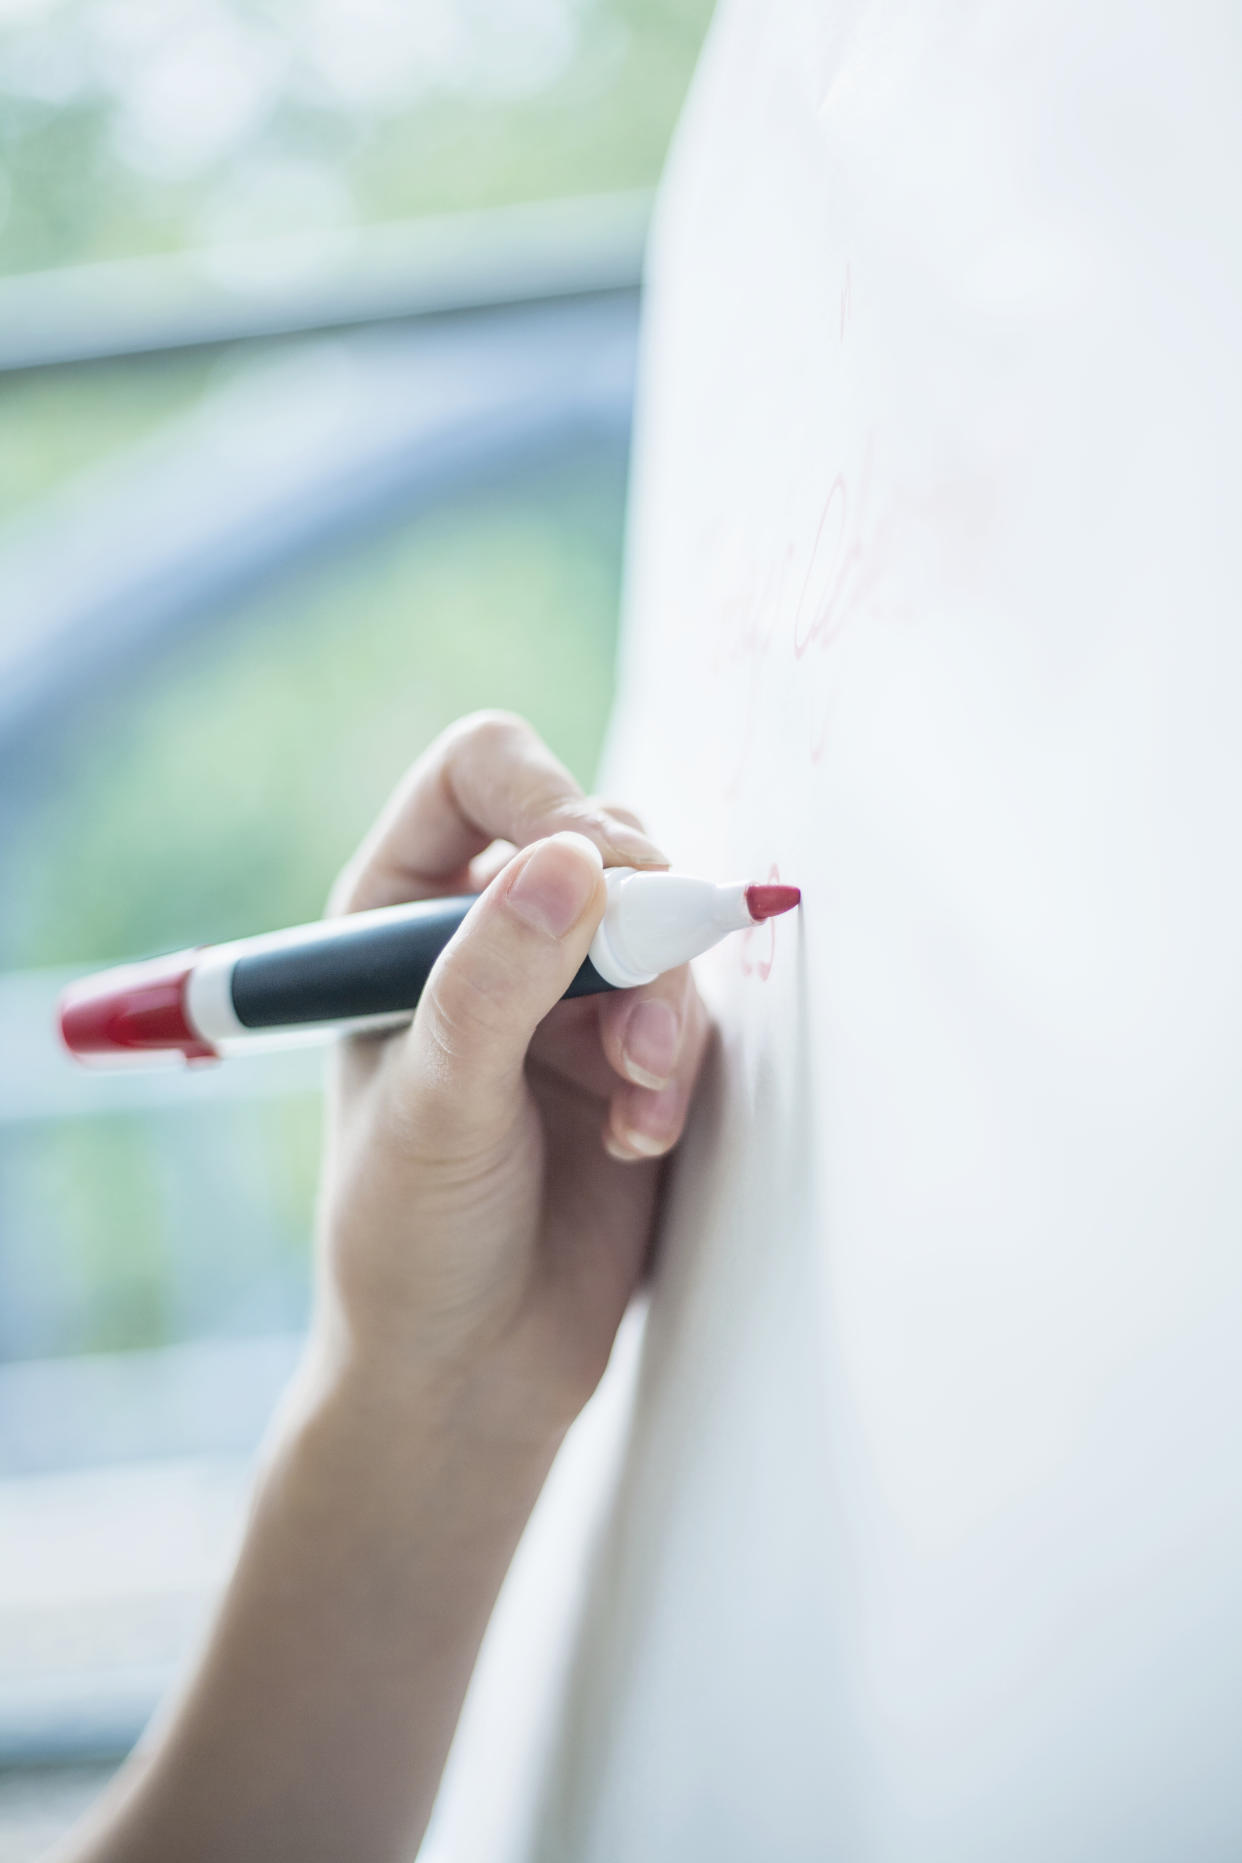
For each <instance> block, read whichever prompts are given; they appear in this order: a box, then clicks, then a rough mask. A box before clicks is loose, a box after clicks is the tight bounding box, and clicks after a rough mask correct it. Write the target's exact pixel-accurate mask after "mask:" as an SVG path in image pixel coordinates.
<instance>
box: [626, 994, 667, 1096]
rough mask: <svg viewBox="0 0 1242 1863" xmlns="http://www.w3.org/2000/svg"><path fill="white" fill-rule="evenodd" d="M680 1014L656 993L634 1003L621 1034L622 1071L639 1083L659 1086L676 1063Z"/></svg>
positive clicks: (641, 1085)
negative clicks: (623, 1066)
mask: <svg viewBox="0 0 1242 1863" xmlns="http://www.w3.org/2000/svg"><path fill="white" fill-rule="evenodd" d="M680 1045H681V1017H680V1016H679V1015H678V1014H677V1011H676V1010H675V1009H674V1008H673V1007H672V1006H671V1004H669V1003H666V1002H664V1001H663V1000H662V999H660V998H656V997H644V998H642V999H641V1000H640V1001H639V1002H637V1003H635V1005H634V1007H633V1008H632V1009H631V1010H630V1013H629V1016H628V1018H627V1020H626V1024H625V1030H624V1034H623V1037H622V1043H621V1046H622V1053H623V1055H624V1058H625V1071H626V1073H627V1074H628V1075H629V1077H630V1079H631V1080H634V1081H637V1082H638V1085H639V1086H640V1087H662V1086H663V1085H664V1083H665V1081H666V1080H667V1079H668V1077H669V1075H670V1074H671V1073H672V1071H673V1069H674V1067H676V1065H677V1050H678V1048H679V1047H680Z"/></svg>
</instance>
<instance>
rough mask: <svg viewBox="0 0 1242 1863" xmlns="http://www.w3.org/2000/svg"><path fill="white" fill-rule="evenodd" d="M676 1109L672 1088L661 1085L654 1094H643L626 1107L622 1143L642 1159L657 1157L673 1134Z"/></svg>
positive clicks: (677, 1102)
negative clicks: (626, 1118)
mask: <svg viewBox="0 0 1242 1863" xmlns="http://www.w3.org/2000/svg"><path fill="white" fill-rule="evenodd" d="M679 1111H680V1101H679V1097H678V1092H677V1089H676V1087H663V1088H661V1090H660V1091H659V1092H658V1093H647V1094H644V1095H643V1096H642V1098H641V1099H639V1100H636V1101H635V1103H634V1105H633V1106H631V1107H630V1109H629V1119H628V1120H627V1122H626V1127H625V1142H626V1144H627V1145H629V1146H630V1147H631V1148H632V1149H633V1150H634V1151H636V1152H641V1154H642V1155H643V1157H645V1158H658V1157H659V1155H660V1153H661V1152H664V1151H667V1150H668V1148H669V1146H670V1145H671V1144H672V1142H673V1140H674V1138H675V1137H676V1134H677V1119H678V1113H679Z"/></svg>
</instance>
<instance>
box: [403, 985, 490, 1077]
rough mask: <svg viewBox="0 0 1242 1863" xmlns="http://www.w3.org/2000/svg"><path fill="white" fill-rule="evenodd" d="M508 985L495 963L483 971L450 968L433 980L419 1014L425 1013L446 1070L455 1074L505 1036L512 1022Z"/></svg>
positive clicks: (431, 1036) (428, 1028)
mask: <svg viewBox="0 0 1242 1863" xmlns="http://www.w3.org/2000/svg"><path fill="white" fill-rule="evenodd" d="M512 981H513V979H512V975H511V974H506V972H505V970H504V968H503V967H502V966H500V965H499V964H496V963H493V964H489V965H488V966H487V968H486V969H484V968H483V967H482V966H478V965H474V966H470V967H469V968H468V967H467V966H466V965H464V964H451V965H449V966H447V967H446V968H445V969H444V970H443V972H442V973H441V974H440V975H439V976H438V977H437V976H434V975H433V977H432V981H431V983H430V984H429V986H428V988H427V989H426V991H425V992H424V994H423V999H422V1002H421V1003H420V1004H419V1014H420V1016H422V1014H423V1011H424V1009H425V1010H426V1016H425V1022H426V1032H427V1035H428V1037H429V1039H430V1040H431V1041H432V1042H433V1043H434V1045H435V1047H436V1050H437V1052H438V1053H439V1055H440V1058H441V1060H442V1062H443V1064H444V1066H445V1067H446V1068H451V1069H453V1070H456V1069H458V1068H459V1067H460V1066H461V1065H462V1064H463V1063H464V1062H469V1061H470V1060H471V1059H472V1058H473V1057H475V1056H476V1055H477V1054H479V1052H480V1051H481V1050H486V1049H487V1048H490V1047H491V1046H492V1045H493V1044H494V1043H495V1042H496V1041H498V1040H499V1039H500V1037H501V1036H502V1035H504V1034H505V1033H506V1032H507V1031H508V1029H509V1027H510V1025H511V1023H512V1020H513V1012H512V1008H511V992H512ZM506 986H507V987H506Z"/></svg>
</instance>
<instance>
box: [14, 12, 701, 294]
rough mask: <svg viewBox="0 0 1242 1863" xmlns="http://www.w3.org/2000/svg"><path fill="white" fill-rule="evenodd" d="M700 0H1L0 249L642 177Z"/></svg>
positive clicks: (133, 238)
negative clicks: (3, 3) (3, 2)
mask: <svg viewBox="0 0 1242 1863" xmlns="http://www.w3.org/2000/svg"><path fill="white" fill-rule="evenodd" d="M709 12H710V4H709V0H508V4H504V3H503V0H416V3H414V0H158V3H157V0H10V4H9V5H8V6H7V7H5V8H4V9H3V11H2V12H0V271H23V270H30V269H35V268H41V267H46V266H56V265H64V264H67V263H78V262H83V261H89V260H96V259H111V258H117V257H125V256H129V255H132V254H136V253H148V252H161V251H170V250H175V249H177V248H179V247H183V246H186V245H194V244H199V243H212V242H215V241H218V240H221V239H225V240H227V239H237V238H252V237H254V238H264V237H269V236H271V235H272V234H274V233H283V232H297V231H305V230H314V229H316V228H320V227H324V226H333V225H342V224H349V223H350V222H353V221H358V220H364V221H366V220H375V219H391V218H396V217H401V216H404V215H410V214H421V213H426V212H433V211H435V212H438V211H444V210H453V209H459V208H464V207H485V206H495V205H498V204H501V203H506V202H511V201H517V200H525V199H535V198H542V197H546V196H551V195H558V194H586V193H591V192H594V191H598V190H601V189H611V188H627V187H634V186H644V185H648V184H650V183H651V182H653V181H654V180H655V178H656V176H657V174H658V172H659V168H660V164H661V162H662V161H663V157H664V151H665V147H666V144H667V141H668V136H669V132H670V129H671V127H672V124H673V120H674V118H675V116H676V113H677V110H678V108H679V105H680V102H681V98H682V95H683V93H684V91H685V86H686V81H687V78H688V76H689V73H690V69H691V67H692V65H693V62H694V58H695V55H696V53H697V50H698V46H699V42H700V39H701V37H702V34H703V30H704V27H705V24H706V21H707V17H708V14H709Z"/></svg>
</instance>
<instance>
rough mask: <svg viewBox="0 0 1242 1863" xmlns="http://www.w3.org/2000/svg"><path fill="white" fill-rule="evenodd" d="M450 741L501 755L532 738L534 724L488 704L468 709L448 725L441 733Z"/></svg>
mask: <svg viewBox="0 0 1242 1863" xmlns="http://www.w3.org/2000/svg"><path fill="white" fill-rule="evenodd" d="M445 736H446V737H447V738H448V740H449V742H450V743H453V744H456V745H457V746H458V747H459V748H461V747H468V748H469V749H470V750H472V751H475V752H477V753H479V754H481V755H483V756H485V757H486V756H489V755H490V756H503V755H504V754H505V752H507V751H510V750H512V749H513V748H514V747H515V746H517V745H526V744H529V743H530V742H531V741H532V740H533V739H534V738H535V731H534V727H533V726H532V725H530V724H528V723H527V721H526V719H525V718H523V717H521V716H520V714H519V713H517V712H506V711H501V710H499V709H494V708H488V709H485V710H483V711H477V712H468V713H467V714H466V716H465V717H464V718H459V719H458V721H457V723H456V724H453V725H450V726H449V728H448V731H447V732H446V733H445Z"/></svg>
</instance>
